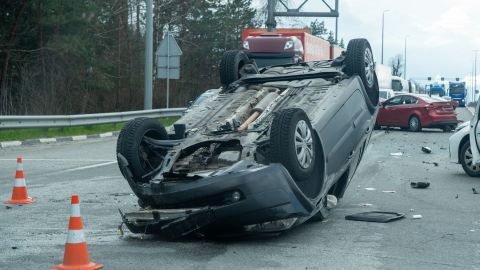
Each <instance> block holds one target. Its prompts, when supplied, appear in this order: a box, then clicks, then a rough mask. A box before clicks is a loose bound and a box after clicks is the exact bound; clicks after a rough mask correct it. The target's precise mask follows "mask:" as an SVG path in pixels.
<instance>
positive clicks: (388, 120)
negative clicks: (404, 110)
mask: <svg viewBox="0 0 480 270" xmlns="http://www.w3.org/2000/svg"><path fill="white" fill-rule="evenodd" d="M402 100H403V97H402V96H396V97H393V98H391V99H389V100H387V101H385V102H384V103H383V105H382V108H380V111H379V113H378V117H377V118H378V124H379V125H385V126H391V125H394V124H395V120H396V118H397V111H398V106H399V105H400V104H401V103H402Z"/></svg>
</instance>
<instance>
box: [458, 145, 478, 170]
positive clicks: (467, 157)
mask: <svg viewBox="0 0 480 270" xmlns="http://www.w3.org/2000/svg"><path fill="white" fill-rule="evenodd" d="M472 158H473V157H472V149H471V147H470V140H467V141H466V142H465V143H464V144H463V145H462V148H460V156H459V159H460V164H462V168H463V170H464V171H465V172H466V173H467V174H468V175H469V176H472V177H480V165H473V164H472Z"/></svg>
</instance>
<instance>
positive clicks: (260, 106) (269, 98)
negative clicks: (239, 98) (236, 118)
mask: <svg viewBox="0 0 480 270" xmlns="http://www.w3.org/2000/svg"><path fill="white" fill-rule="evenodd" d="M278 96H279V94H278V93H277V92H270V93H268V94H267V95H266V96H265V97H264V98H263V99H262V100H260V102H258V103H257V105H256V106H255V107H254V108H253V109H252V110H251V111H250V116H249V117H248V118H247V120H245V122H243V124H242V125H240V127H239V128H238V130H245V129H247V128H248V125H250V124H251V123H252V122H253V121H255V120H256V119H257V118H258V116H260V114H262V112H263V111H264V110H265V108H267V106H268V105H269V104H270V103H272V102H273V101H274V100H275V99H276V98H277V97H278Z"/></svg>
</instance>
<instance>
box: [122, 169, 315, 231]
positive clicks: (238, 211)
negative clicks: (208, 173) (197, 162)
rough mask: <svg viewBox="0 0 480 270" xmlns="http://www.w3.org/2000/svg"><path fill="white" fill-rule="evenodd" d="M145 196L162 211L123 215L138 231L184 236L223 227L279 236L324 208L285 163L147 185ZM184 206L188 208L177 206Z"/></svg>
mask: <svg viewBox="0 0 480 270" xmlns="http://www.w3.org/2000/svg"><path fill="white" fill-rule="evenodd" d="M138 191H140V192H141V193H142V194H140V197H143V198H148V199H150V200H152V201H154V202H155V203H156V204H158V205H162V207H161V208H162V209H160V208H157V209H151V210H140V211H134V212H129V213H125V214H122V219H123V221H124V223H125V224H126V225H127V227H128V228H129V230H130V231H132V232H133V233H147V234H148V233H155V234H162V235H165V236H167V237H170V238H178V237H182V236H185V235H188V234H190V233H192V232H195V231H200V232H202V231H209V232H211V231H213V232H215V230H216V229H217V228H221V230H223V231H225V228H235V229H238V228H239V227H242V228H243V229H244V231H248V232H275V231H282V230H287V229H289V228H291V227H292V226H294V225H296V224H300V223H302V222H303V221H305V220H306V219H308V218H309V217H310V216H312V215H313V214H315V211H316V210H317V209H318V207H316V206H315V205H313V204H312V203H311V200H310V199H308V198H307V197H305V196H304V195H303V193H302V192H301V191H300V190H299V188H298V187H297V185H296V184H295V181H294V180H293V179H292V178H291V176H290V174H289V173H288V172H287V170H286V169H285V168H284V167H283V166H282V165H279V164H272V165H269V166H260V167H256V168H253V169H247V168H246V167H245V169H242V170H239V171H237V172H234V173H226V174H223V175H218V176H214V177H208V178H202V179H199V180H195V181H185V182H176V183H175V184H173V183H168V182H165V183H160V184H155V183H154V182H152V183H151V184H150V185H149V187H146V186H145V185H143V187H142V189H139V190H137V192H138ZM174 205H183V206H185V207H172V206H174Z"/></svg>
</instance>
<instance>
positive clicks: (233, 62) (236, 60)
mask: <svg viewBox="0 0 480 270" xmlns="http://www.w3.org/2000/svg"><path fill="white" fill-rule="evenodd" d="M247 62H249V59H248V56H247V54H245V52H243V51H240V50H231V51H227V52H225V53H224V54H223V58H222V61H221V62H220V67H219V70H220V82H221V83H222V85H223V86H228V85H229V84H231V83H232V82H234V81H236V80H238V79H240V77H241V74H240V70H241V69H242V67H243V66H244V65H245V64H246V63H247Z"/></svg>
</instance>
